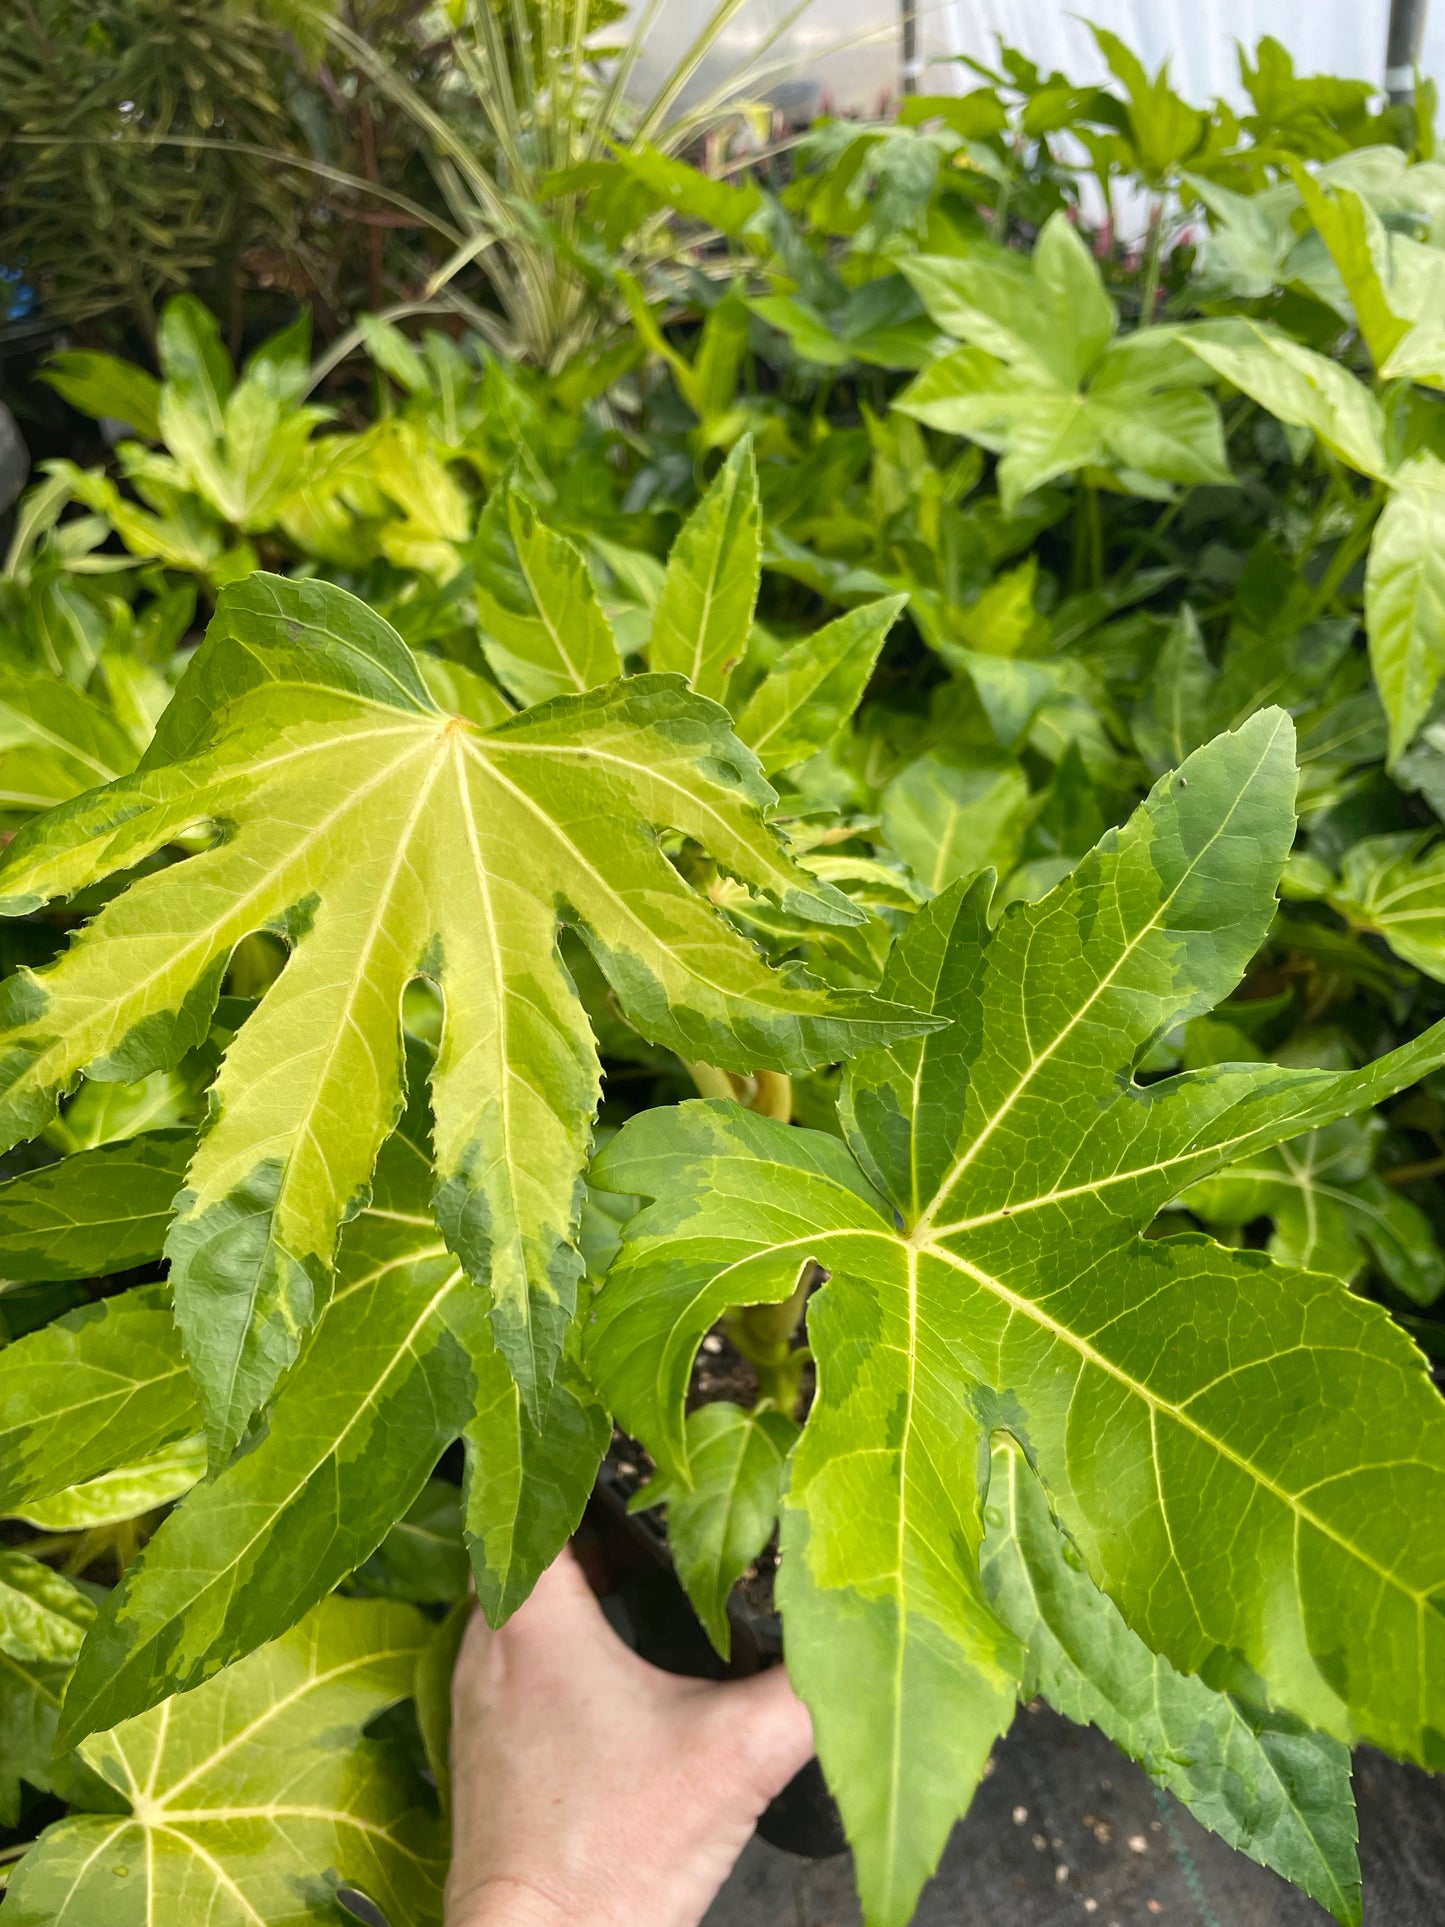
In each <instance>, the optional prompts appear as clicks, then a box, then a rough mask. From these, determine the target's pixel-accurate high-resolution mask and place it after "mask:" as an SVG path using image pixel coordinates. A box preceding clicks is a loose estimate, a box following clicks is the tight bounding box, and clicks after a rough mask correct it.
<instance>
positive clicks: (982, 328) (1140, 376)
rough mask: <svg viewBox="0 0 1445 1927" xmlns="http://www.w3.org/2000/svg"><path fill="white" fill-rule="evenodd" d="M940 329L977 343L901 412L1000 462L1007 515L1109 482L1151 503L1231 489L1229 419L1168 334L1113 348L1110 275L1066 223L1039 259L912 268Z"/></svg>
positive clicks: (975, 256)
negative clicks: (1091, 476)
mask: <svg viewBox="0 0 1445 1927" xmlns="http://www.w3.org/2000/svg"><path fill="white" fill-rule="evenodd" d="M901 266H902V268H903V272H904V273H905V274H906V276H907V277H908V280H909V281H910V283H911V284H912V285H913V287H914V288H915V289H916V290H917V292H918V294H919V295H920V296H921V297H922V299H923V302H924V305H925V306H926V308H927V309H928V312H929V314H930V315H931V317H932V318H933V320H934V321H935V322H937V324H938V326H939V327H940V328H942V329H944V330H945V331H946V332H947V333H948V334H950V335H952V336H953V337H954V339H955V340H957V341H960V342H963V343H965V344H966V345H965V346H963V347H959V348H955V349H954V350H953V351H952V352H951V353H949V354H946V355H944V356H942V357H941V358H940V359H939V360H937V361H935V362H933V363H931V364H930V365H929V366H928V367H927V368H925V369H924V371H923V373H922V374H921V375H920V376H919V377H918V379H917V380H916V381H915V382H914V383H913V384H912V386H911V387H910V388H908V389H907V390H905V392H904V393H903V395H902V396H901V397H900V398H899V400H898V403H897V406H898V407H899V408H901V409H902V410H903V411H904V412H905V413H906V414H910V415H914V416H916V417H917V418H918V420H919V421H922V422H926V423H927V424H928V425H929V426H930V427H932V428H941V429H944V430H945V431H946V432H948V433H950V434H954V435H966V436H968V437H969V439H970V440H971V441H975V442H978V443H979V444H980V445H981V446H982V447H984V448H990V449H996V450H998V451H999V452H1000V453H1001V455H1002V460H1001V461H1000V463H999V469H998V482H999V493H1000V496H1001V497H1002V500H1003V505H1004V509H1005V511H1006V512H1007V511H1008V510H1010V509H1011V508H1012V507H1013V505H1014V504H1015V503H1016V502H1017V501H1018V499H1019V497H1020V496H1023V495H1026V494H1028V493H1029V491H1030V490H1032V489H1037V488H1041V487H1042V486H1043V485H1044V483H1045V482H1049V481H1052V480H1053V479H1054V478H1055V477H1056V476H1059V475H1069V474H1072V473H1074V472H1075V471H1076V470H1078V469H1089V468H1093V469H1102V470H1106V471H1108V472H1109V473H1110V474H1111V475H1112V476H1114V477H1115V478H1116V479H1117V481H1118V482H1119V484H1120V485H1121V486H1122V487H1125V488H1131V489H1134V490H1136V491H1137V492H1140V493H1144V494H1156V495H1157V494H1160V493H1161V492H1162V493H1164V494H1167V493H1168V492H1169V489H1170V485H1171V484H1173V483H1176V482H1184V483H1191V482H1192V483H1203V482H1225V481H1228V480H1229V467H1228V464H1227V462H1226V460H1225V450H1224V434H1223V430H1222V428H1221V426H1220V420H1219V411H1218V409H1217V407H1216V406H1215V403H1214V400H1213V398H1212V397H1211V396H1209V395H1207V394H1205V393H1204V392H1203V383H1202V381H1201V379H1200V373H1199V370H1198V368H1197V366H1196V367H1192V368H1191V366H1190V362H1191V360H1192V357H1191V356H1190V355H1189V353H1188V352H1187V350H1186V349H1184V348H1183V347H1181V346H1180V345H1179V343H1178V342H1177V341H1176V339H1175V338H1174V336H1173V334H1172V332H1171V331H1170V330H1167V329H1151V330H1149V331H1147V332H1144V333H1139V334H1134V335H1130V336H1126V337H1124V338H1122V339H1115V334H1116V330H1117V328H1118V317H1117V315H1116V314H1115V311H1114V306H1113V303H1112V302H1111V301H1110V299H1109V296H1108V294H1107V293H1106V292H1105V289H1104V283H1103V279H1102V277H1101V276H1100V273H1099V269H1098V265H1097V264H1096V262H1095V261H1094V260H1093V258H1092V257H1091V255H1090V253H1089V250H1088V248H1087V247H1086V246H1085V244H1084V242H1083V241H1082V240H1081V239H1080V238H1079V236H1078V234H1077V233H1075V231H1074V229H1073V228H1072V227H1071V226H1070V224H1069V221H1068V219H1067V217H1066V216H1064V215H1063V214H1055V215H1053V216H1052V217H1051V218H1050V219H1049V220H1048V221H1047V222H1046V223H1045V226H1044V229H1043V232H1042V233H1041V234H1040V236H1039V240H1038V245H1037V247H1036V248H1035V250H1034V253H1033V257H1032V259H1031V260H1029V261H1023V260H1021V259H1020V257H1019V256H1018V255H1016V254H1013V253H1011V252H1009V251H1008V250H1006V249H1003V248H994V247H978V246H976V247H974V248H971V249H970V251H969V252H968V253H967V254H964V255H961V256H953V255H947V256H944V255H939V256H934V255H920V256H918V257H916V258H914V259H911V260H904V261H903V262H902V263H901Z"/></svg>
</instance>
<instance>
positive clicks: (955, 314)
mask: <svg viewBox="0 0 1445 1927" xmlns="http://www.w3.org/2000/svg"><path fill="white" fill-rule="evenodd" d="M900 265H901V266H902V269H903V272H904V274H905V275H906V276H907V278H908V281H909V284H910V285H911V286H912V287H913V288H914V289H915V290H916V292H917V293H918V294H919V295H920V296H921V297H922V300H923V303H924V306H925V307H926V308H927V309H928V312H929V314H930V315H931V316H932V318H933V320H934V321H935V322H937V324H938V326H939V327H940V328H942V329H943V330H944V332H945V333H946V334H950V335H952V336H953V338H954V339H955V340H956V341H966V342H968V343H969V344H970V345H971V346H972V347H975V348H981V349H983V350H985V351H986V352H987V353H988V354H989V355H992V356H994V357H995V358H996V359H997V360H999V361H1003V362H1006V363H1008V364H1009V366H1010V367H1012V368H1013V369H1014V370H1015V372H1016V373H1018V374H1020V375H1023V376H1032V377H1034V378H1035V379H1036V380H1038V381H1041V382H1044V383H1047V384H1048V385H1049V386H1050V387H1053V388H1056V389H1070V390H1072V389H1076V388H1078V387H1079V386H1080V385H1081V384H1082V383H1083V382H1084V381H1085V380H1086V378H1087V377H1088V376H1089V375H1090V374H1092V372H1093V370H1094V369H1095V367H1096V366H1097V365H1098V363H1099V360H1100V358H1101V356H1102V355H1103V354H1104V352H1105V350H1106V349H1107V348H1108V346H1109V343H1110V342H1111V341H1112V340H1113V338H1114V335H1115V332H1116V331H1117V329H1118V325H1119V322H1118V316H1117V315H1116V314H1115V312H1114V304H1113V303H1112V302H1111V301H1110V299H1109V297H1108V294H1107V293H1106V291H1105V288H1104V283H1103V278H1102V276H1101V275H1100V273H1099V269H1098V266H1097V264H1096V263H1095V262H1094V260H1093V258H1092V256H1091V255H1090V253H1089V250H1088V248H1087V246H1086V245H1085V243H1084V242H1083V241H1082V240H1081V239H1080V237H1079V234H1078V232H1077V230H1076V229H1075V228H1074V227H1073V226H1072V224H1071V223H1070V222H1069V221H1068V220H1067V219H1066V218H1065V217H1064V216H1062V215H1054V216H1052V217H1051V218H1050V219H1049V220H1048V221H1046V222H1045V224H1044V227H1043V230H1042V232H1041V233H1040V235H1039V238H1038V243H1037V245H1036V247H1035V249H1034V252H1033V255H1032V257H1031V258H1029V259H1027V260H1025V259H1023V258H1022V257H1020V256H1019V255H1017V254H1015V253H1013V252H1012V251H1011V250H1009V249H1005V248H992V247H989V248H985V247H981V246H975V247H973V248H971V249H970V250H969V252H968V253H966V254H963V255H957V256H954V255H920V256H919V257H918V258H917V259H914V260H907V261H904V262H902V263H901V264H900Z"/></svg>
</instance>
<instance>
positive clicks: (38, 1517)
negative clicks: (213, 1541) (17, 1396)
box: [17, 1435, 206, 1532]
mask: <svg viewBox="0 0 1445 1927" xmlns="http://www.w3.org/2000/svg"><path fill="white" fill-rule="evenodd" d="M205 1472H206V1441H205V1440H204V1439H203V1438H202V1437H200V1436H199V1435H197V1436H196V1437H194V1438H189V1439H181V1440H179V1441H178V1442H177V1443H176V1444H175V1445H166V1446H163V1447H162V1448H161V1450H160V1451H159V1452H155V1453H152V1454H151V1456H150V1457H149V1458H146V1459H142V1460H140V1462H139V1463H138V1464H136V1465H122V1466H117V1467H116V1469H115V1470H114V1471H113V1472H103V1473H102V1474H101V1475H100V1477H99V1478H96V1479H87V1480H86V1481H85V1483H84V1484H83V1485H73V1486H70V1487H68V1488H67V1489H66V1490H65V1491H64V1492H57V1493H55V1494H54V1495H53V1496H52V1497H50V1498H48V1499H34V1500H31V1501H30V1502H29V1503H28V1504H27V1505H26V1506H25V1507H24V1509H23V1510H22V1511H21V1512H19V1513H18V1514H17V1517H19V1518H22V1519H24V1520H25V1522H26V1523H27V1524H28V1525H32V1526H38V1527H39V1528H40V1530H41V1531H42V1532H84V1531H86V1530H88V1529H89V1528H90V1527H92V1526H108V1525H114V1524H116V1523H117V1522H118V1521H120V1520H123V1519H138V1518H139V1517H140V1516H141V1514H142V1513H146V1512H154V1511H155V1510H156V1509H157V1507H159V1506H164V1505H170V1504H172V1503H173V1502H174V1501H175V1500H176V1499H179V1498H182V1497H183V1496H184V1495H185V1494H186V1493H187V1492H189V1491H190V1489H191V1487H192V1486H193V1485H195V1483H196V1482H197V1480H198V1479H202V1478H204V1477H205Z"/></svg>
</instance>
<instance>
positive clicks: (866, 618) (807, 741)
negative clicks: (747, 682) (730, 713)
mask: <svg viewBox="0 0 1445 1927" xmlns="http://www.w3.org/2000/svg"><path fill="white" fill-rule="evenodd" d="M906 604H907V598H906V597H905V596H889V597H886V598H885V599H884V600H883V601H880V602H865V603H864V604H863V606H862V607H861V608H859V609H850V610H849V612H848V614H847V615H845V616H839V617H838V618H837V619H836V621H833V622H830V623H828V624H827V625H826V626H825V627H824V628H822V629H819V630H817V631H816V632H815V633H814V634H812V635H810V636H802V637H800V638H799V639H798V641H797V642H795V643H793V644H792V646H791V647H790V648H787V649H785V650H784V651H783V653H782V654H781V655H780V656H779V657H778V659H777V661H776V662H775V663H774V664H773V666H772V668H771V669H770V670H769V671H768V673H767V675H766V676H765V677H764V679H763V681H762V682H761V683H759V685H758V687H757V688H756V689H755V690H754V691H753V693H752V695H751V696H750V697H749V698H748V701H747V704H746V705H745V707H744V709H743V712H742V714H741V715H740V716H739V718H738V723H737V733H738V737H739V740H740V741H742V742H744V743H746V744H747V746H748V748H749V749H750V750H752V751H753V752H754V753H755V754H756V756H757V758H758V761H759V762H760V763H761V764H762V766H763V768H764V770H766V771H767V773H768V774H769V775H772V774H773V772H774V771H775V770H780V769H788V768H790V767H791V766H792V765H794V764H796V763H802V762H806V761H807V759H808V757H810V756H815V755H816V754H817V753H818V751H819V750H822V749H827V748H828V747H829V746H830V745H831V744H832V743H833V741H834V740H835V739H836V737H837V736H838V734H839V732H840V731H841V730H842V728H843V726H844V724H845V723H846V722H847V721H848V719H849V718H850V717H851V716H852V714H853V712H854V710H855V709H856V708H857V707H858V704H859V701H860V700H861V698H862V695H863V691H864V690H865V689H866V688H867V686H868V678H869V677H870V676H871V675H872V673H873V665H874V664H875V663H876V662H877V660H878V652H879V651H880V650H881V649H882V647H883V642H884V638H885V637H886V636H887V634H888V631H889V630H890V629H891V628H892V627H893V625H894V623H895V622H896V621H897V620H898V618H899V616H900V615H901V614H902V612H903V610H904V608H905V606H906Z"/></svg>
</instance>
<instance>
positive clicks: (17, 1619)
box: [0, 1551, 95, 1660]
mask: <svg viewBox="0 0 1445 1927" xmlns="http://www.w3.org/2000/svg"><path fill="white" fill-rule="evenodd" d="M94 1617H95V1608H94V1607H93V1606H92V1605H91V1603H90V1601H89V1600H88V1599H87V1598H85V1596H84V1595H83V1594H82V1593H79V1592H77V1591H76V1589H75V1587H74V1586H72V1585H71V1583H70V1581H69V1580H68V1579H66V1578H64V1577H62V1575H61V1574H60V1573H58V1572H52V1571H51V1570H50V1568H49V1566H42V1565H41V1563H40V1561H39V1560H38V1559H32V1558H30V1556H29V1555H28V1554H27V1553H23V1552H4V1551H0V1653H8V1654H9V1655H10V1657H11V1658H12V1659H64V1660H71V1659H74V1657H75V1655H76V1654H77V1653H78V1652H79V1651H80V1642H81V1641H82V1640H83V1639H84V1638H85V1633H86V1628H87V1627H88V1626H89V1625H90V1623H91V1621H92V1620H93V1619H94Z"/></svg>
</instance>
